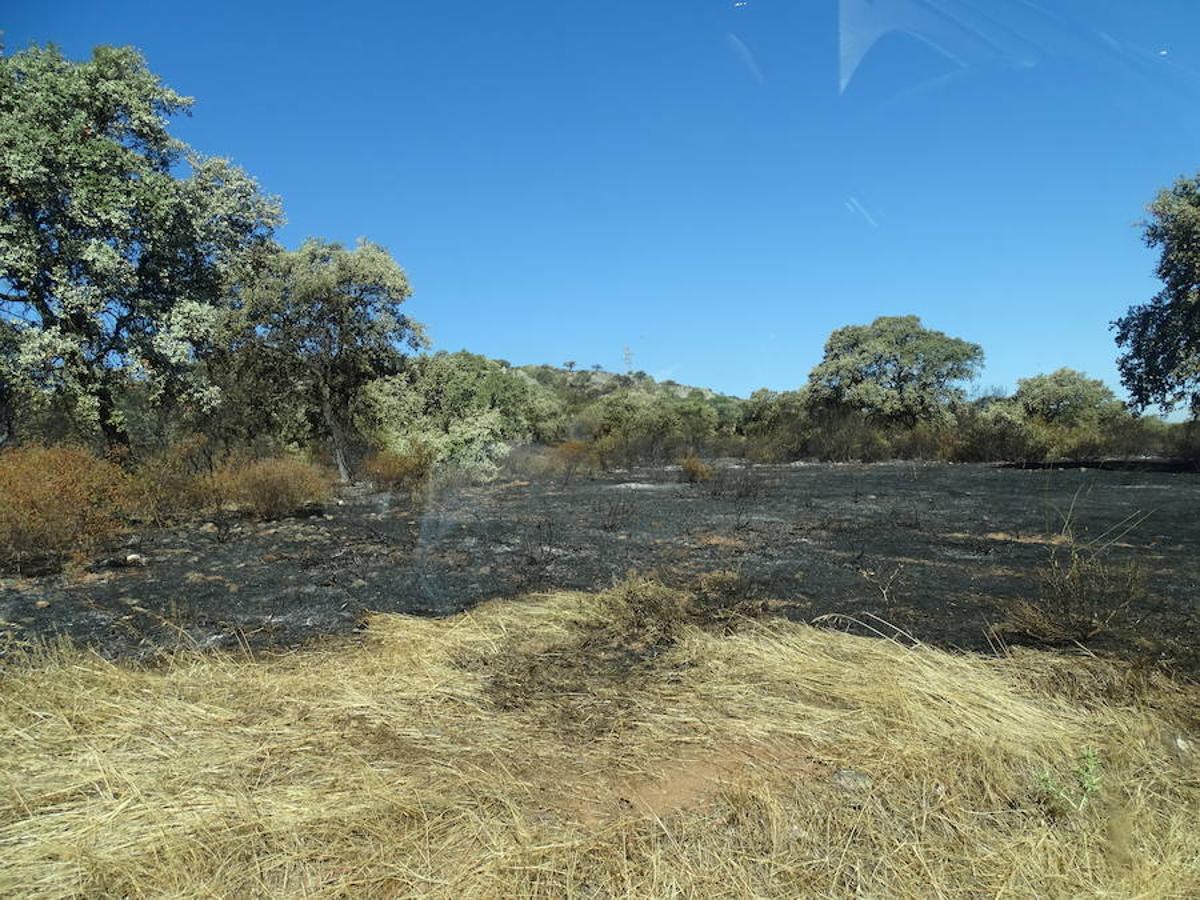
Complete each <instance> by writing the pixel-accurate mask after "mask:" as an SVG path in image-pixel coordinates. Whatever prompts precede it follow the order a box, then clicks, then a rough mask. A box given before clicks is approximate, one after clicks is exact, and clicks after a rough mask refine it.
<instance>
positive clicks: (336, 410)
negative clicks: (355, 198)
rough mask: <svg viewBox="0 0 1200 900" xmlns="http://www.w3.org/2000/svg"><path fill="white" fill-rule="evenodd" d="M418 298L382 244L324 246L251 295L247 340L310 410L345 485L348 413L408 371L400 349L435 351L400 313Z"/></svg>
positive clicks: (278, 265) (271, 270)
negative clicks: (365, 394)
mask: <svg viewBox="0 0 1200 900" xmlns="http://www.w3.org/2000/svg"><path fill="white" fill-rule="evenodd" d="M410 293H411V291H410V289H409V286H408V278H407V277H406V276H405V274H404V270H403V269H401V268H400V266H399V265H397V264H396V262H395V260H393V259H392V257H391V256H390V255H388V253H387V251H386V250H384V249H383V248H382V247H380V246H378V245H377V244H371V243H369V242H366V241H360V242H359V244H358V246H357V247H355V248H354V249H353V250H348V249H346V248H345V247H344V246H342V245H341V244H338V243H333V242H328V241H321V240H315V239H313V240H308V241H305V243H304V244H303V245H302V246H301V247H300V249H299V250H296V251H295V252H280V253H277V254H275V255H274V256H272V257H271V258H270V259H269V260H268V261H267V263H266V265H264V266H263V268H262V269H261V271H260V272H258V273H257V274H256V276H255V278H254V279H253V281H252V282H251V283H250V284H249V286H248V288H247V291H246V311H247V313H246V323H247V325H248V326H249V328H250V329H251V330H250V331H249V332H247V334H246V337H245V340H246V342H247V343H248V344H249V345H250V347H251V348H252V350H253V352H255V353H259V354H263V356H264V358H267V359H270V360H271V362H272V364H273V371H272V373H271V377H272V379H273V380H275V381H276V384H277V385H280V386H281V387H282V386H286V387H287V388H288V389H290V391H291V392H292V393H293V394H294V395H295V397H297V398H298V399H299V400H300V401H301V402H302V403H303V405H304V408H305V410H306V412H307V413H308V417H309V420H310V422H312V423H313V426H314V430H315V431H316V433H317V434H319V435H320V436H321V437H322V438H324V439H326V440H327V441H328V442H329V445H330V447H331V449H332V451H333V456H334V460H335V462H336V464H337V468H338V473H339V474H340V476H341V478H342V480H343V481H345V480H348V479H349V477H350V466H349V461H348V458H347V457H348V451H349V446H350V431H351V428H352V422H351V420H350V417H349V414H348V411H349V410H352V409H353V408H354V407H355V406H356V404H357V403H358V401H359V400H360V396H361V394H362V391H363V390H364V388H366V386H367V385H368V384H370V383H371V382H372V381H373V380H375V379H377V378H380V377H382V376H386V375H389V374H391V373H394V372H396V371H398V370H399V369H400V364H401V361H402V359H403V357H402V355H401V353H400V350H399V349H398V348H399V347H400V346H404V345H407V346H408V347H410V348H413V349H416V348H418V347H422V346H424V345H425V344H426V339H425V335H424V331H423V329H422V327H421V326H420V325H419V324H418V323H416V322H414V321H412V320H411V319H409V318H408V316H406V315H405V314H404V313H403V312H401V306H402V305H403V303H404V302H405V301H406V300H407V299H408V297H409V294H410Z"/></svg>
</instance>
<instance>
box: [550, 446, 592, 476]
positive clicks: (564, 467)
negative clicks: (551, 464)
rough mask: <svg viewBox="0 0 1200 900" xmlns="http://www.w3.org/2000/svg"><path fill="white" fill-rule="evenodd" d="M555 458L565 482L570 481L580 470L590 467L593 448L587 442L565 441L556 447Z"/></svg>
mask: <svg viewBox="0 0 1200 900" xmlns="http://www.w3.org/2000/svg"><path fill="white" fill-rule="evenodd" d="M554 456H555V460H556V464H557V465H558V466H559V467H560V471H561V472H562V476H563V480H564V481H570V480H571V476H572V475H574V474H575V473H576V472H577V471H579V469H581V468H584V467H587V466H590V465H591V463H592V459H593V454H592V448H591V446H590V445H588V443H587V442H586V441H563V442H562V443H561V444H558V445H556V446H555V447H554Z"/></svg>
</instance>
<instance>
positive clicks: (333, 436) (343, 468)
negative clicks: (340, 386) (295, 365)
mask: <svg viewBox="0 0 1200 900" xmlns="http://www.w3.org/2000/svg"><path fill="white" fill-rule="evenodd" d="M321 414H322V415H323V416H324V417H325V428H326V429H327V430H328V431H329V442H330V444H332V445H333V461H334V462H335V463H336V464H337V470H338V478H340V479H341V481H342V483H343V484H348V483H349V482H350V467H349V466H348V465H347V464H346V438H345V435H344V434H343V432H342V426H341V425H340V424H339V423H338V420H337V416H336V415H334V412H333V404H332V403H331V402H330V399H329V392H328V391H326V390H322V391H321Z"/></svg>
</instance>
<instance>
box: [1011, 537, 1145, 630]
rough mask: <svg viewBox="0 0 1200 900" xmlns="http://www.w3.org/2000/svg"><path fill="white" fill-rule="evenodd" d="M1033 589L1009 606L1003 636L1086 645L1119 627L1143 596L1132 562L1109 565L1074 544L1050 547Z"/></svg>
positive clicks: (1098, 555)
mask: <svg viewBox="0 0 1200 900" xmlns="http://www.w3.org/2000/svg"><path fill="white" fill-rule="evenodd" d="M1037 588H1038V592H1037V595H1036V597H1035V598H1034V599H1033V600H1022V601H1019V602H1017V603H1015V604H1013V606H1012V608H1011V609H1010V611H1009V616H1008V620H1007V621H1006V622H1005V623H1004V624H1003V625H1002V626H1000V628H999V629H998V630H999V631H1000V632H1001V633H1010V634H1015V635H1018V636H1024V637H1029V638H1033V639H1034V640H1036V641H1038V642H1040V643H1045V644H1051V645H1053V644H1070V643H1075V642H1078V643H1081V644H1082V643H1087V642H1088V641H1090V640H1092V639H1094V638H1096V637H1098V636H1100V635H1101V634H1103V633H1104V632H1106V631H1108V630H1110V629H1112V628H1113V627H1116V626H1119V625H1120V624H1121V623H1122V622H1123V621H1124V620H1125V619H1126V618H1127V617H1128V616H1129V612H1130V609H1131V607H1133V606H1135V605H1136V604H1138V603H1139V602H1140V601H1141V600H1142V599H1143V598H1144V597H1145V589H1144V587H1143V579H1142V571H1141V568H1140V567H1139V566H1138V564H1137V563H1136V562H1110V561H1108V560H1106V559H1105V558H1104V555H1103V553H1101V552H1099V551H1095V550H1091V549H1088V548H1086V547H1080V546H1079V545H1078V544H1075V543H1074V542H1072V543H1071V544H1070V545H1069V546H1068V547H1066V548H1065V550H1064V548H1059V547H1055V548H1054V550H1053V551H1052V552H1051V554H1050V560H1049V562H1048V563H1047V565H1046V566H1044V567H1043V568H1042V569H1041V571H1039V572H1038V574H1037Z"/></svg>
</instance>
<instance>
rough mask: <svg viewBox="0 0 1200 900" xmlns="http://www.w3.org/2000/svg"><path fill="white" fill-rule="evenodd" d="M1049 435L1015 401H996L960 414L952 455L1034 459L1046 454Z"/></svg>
mask: <svg viewBox="0 0 1200 900" xmlns="http://www.w3.org/2000/svg"><path fill="white" fill-rule="evenodd" d="M1048 450H1049V444H1048V441H1047V438H1046V436H1045V435H1044V434H1043V433H1042V432H1041V431H1039V430H1038V429H1037V428H1035V427H1034V426H1033V424H1032V423H1030V421H1029V420H1028V419H1027V418H1026V417H1025V413H1024V411H1023V410H1022V409H1021V407H1020V406H1019V405H1017V404H1016V403H1012V402H1009V401H1006V400H997V401H994V402H991V403H989V404H988V405H986V406H984V407H982V408H978V407H976V408H967V409H964V410H962V411H961V412H960V413H959V439H958V445H957V447H955V448H954V451H953V456H954V458H955V459H957V460H958V461H960V462H998V461H1004V462H1018V463H1025V462H1033V461H1037V460H1042V459H1044V458H1045V457H1046V454H1047V452H1048Z"/></svg>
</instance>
